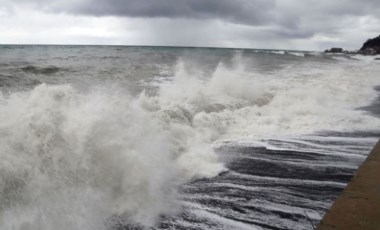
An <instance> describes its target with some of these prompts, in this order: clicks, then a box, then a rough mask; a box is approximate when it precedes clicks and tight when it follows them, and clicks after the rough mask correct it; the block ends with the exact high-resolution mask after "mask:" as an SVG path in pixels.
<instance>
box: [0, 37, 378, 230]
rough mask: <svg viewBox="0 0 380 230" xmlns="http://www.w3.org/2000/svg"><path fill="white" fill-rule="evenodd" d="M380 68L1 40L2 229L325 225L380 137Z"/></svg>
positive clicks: (331, 57)
mask: <svg viewBox="0 0 380 230" xmlns="http://www.w3.org/2000/svg"><path fill="white" fill-rule="evenodd" d="M379 73H380V61H378V60H374V56H362V55H355V54H325V53H320V52H312V51H287V50H257V49H221V48H191V47H188V48H186V47H137V46H69V45H65V46H60V45H54V46H53V45H1V46H0V229H1V230H52V229H54V230H127V229H194V230H195V229H230V230H232V229H234V230H235V229H259V230H260V229H290V230H298V229H313V228H315V226H317V225H318V223H319V221H320V220H321V218H322V217H323V215H324V214H325V213H326V211H327V210H328V209H329V207H330V206H331V205H332V203H333V202H334V200H335V199H336V197H337V196H338V195H339V194H340V192H341V191H342V190H343V189H344V188H345V186H346V185H347V183H348V182H349V181H350V179H351V178H352V176H353V175H354V173H355V170H356V169H357V168H358V166H359V165H360V164H361V163H362V162H363V161H364V160H365V159H366V156H367V155H368V153H369V152H370V150H371V149H372V147H373V146H374V145H375V143H376V142H377V141H378V139H379V137H380V98H379V94H380V76H379ZM342 215H344V213H342Z"/></svg>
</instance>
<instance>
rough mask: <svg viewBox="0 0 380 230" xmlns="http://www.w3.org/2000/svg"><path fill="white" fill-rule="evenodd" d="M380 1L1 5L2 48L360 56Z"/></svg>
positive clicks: (123, 0) (114, 0) (88, 0)
mask: <svg viewBox="0 0 380 230" xmlns="http://www.w3.org/2000/svg"><path fill="white" fill-rule="evenodd" d="M379 34H380V0H0V44H88V45H153V46H201V47H238V48H259V49H290V50H316V51H320V50H325V49H327V48H331V47H342V48H344V49H349V50H355V49H359V48H360V47H361V45H362V44H363V42H365V41H366V40H367V39H368V38H372V37H376V36H378V35H379Z"/></svg>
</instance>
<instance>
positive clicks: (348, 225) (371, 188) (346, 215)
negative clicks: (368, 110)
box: [317, 141, 380, 230]
mask: <svg viewBox="0 0 380 230" xmlns="http://www.w3.org/2000/svg"><path fill="white" fill-rule="evenodd" d="M317 229H318V230H351V229H352V230H375V229H376V230H379V229H380V141H379V142H377V144H376V146H375V147H374V148H373V150H372V151H371V153H370V154H369V155H368V157H367V159H366V160H365V161H364V163H363V164H362V165H361V166H360V167H359V169H358V170H357V172H356V173H355V175H354V177H353V178H352V180H351V182H350V183H349V184H348V185H347V187H346V188H345V189H344V191H343V192H342V193H341V194H340V195H339V197H338V198H337V199H336V201H335V202H334V204H333V205H332V206H331V208H330V210H329V211H328V212H327V213H326V215H325V216H324V217H323V219H322V220H321V222H320V223H319V225H318V227H317Z"/></svg>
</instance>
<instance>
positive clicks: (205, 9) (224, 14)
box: [50, 0, 275, 25]
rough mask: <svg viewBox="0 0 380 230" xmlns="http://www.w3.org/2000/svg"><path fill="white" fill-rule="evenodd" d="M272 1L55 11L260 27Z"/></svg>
mask: <svg viewBox="0 0 380 230" xmlns="http://www.w3.org/2000/svg"><path fill="white" fill-rule="evenodd" d="M274 5H275V1H274V0H233V1H231V0H109V1H97V0H86V1H78V2H77V3H76V4H74V5H72V6H69V5H67V6H66V9H65V8H63V9H62V6H60V7H56V6H55V5H54V4H50V7H51V8H52V9H54V10H64V11H65V10H66V11H68V12H69V13H76V14H87V15H96V16H126V17H148V18H152V17H165V18H192V19H194V18H195V19H220V20H223V21H229V22H233V23H239V24H247V25H261V24H266V23H267V22H268V21H269V20H271V14H272V9H274Z"/></svg>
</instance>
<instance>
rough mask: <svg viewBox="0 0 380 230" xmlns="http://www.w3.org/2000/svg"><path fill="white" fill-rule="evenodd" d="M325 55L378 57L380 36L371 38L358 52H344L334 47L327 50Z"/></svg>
mask: <svg viewBox="0 0 380 230" xmlns="http://www.w3.org/2000/svg"><path fill="white" fill-rule="evenodd" d="M325 53H347V54H363V55H377V54H380V35H379V36H377V37H375V38H370V39H368V40H367V41H366V42H364V44H363V45H362V47H361V48H360V49H359V50H357V51H350V50H344V49H343V48H338V47H333V48H331V49H329V50H325Z"/></svg>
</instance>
